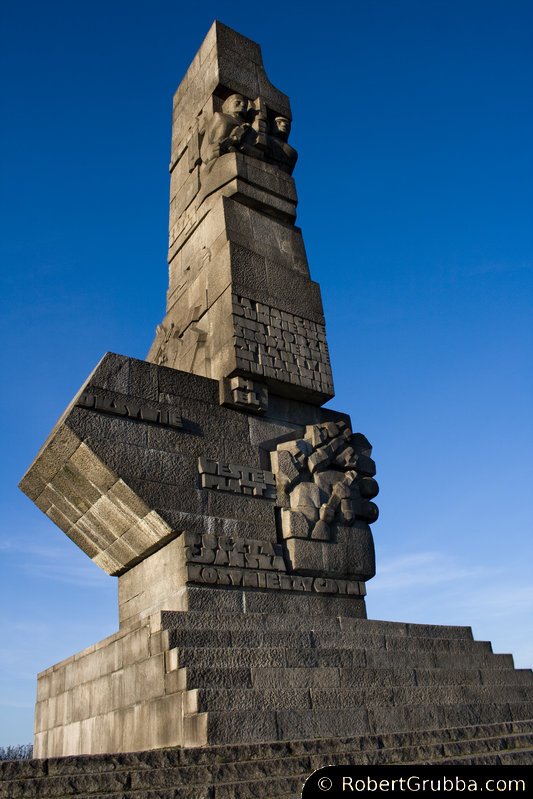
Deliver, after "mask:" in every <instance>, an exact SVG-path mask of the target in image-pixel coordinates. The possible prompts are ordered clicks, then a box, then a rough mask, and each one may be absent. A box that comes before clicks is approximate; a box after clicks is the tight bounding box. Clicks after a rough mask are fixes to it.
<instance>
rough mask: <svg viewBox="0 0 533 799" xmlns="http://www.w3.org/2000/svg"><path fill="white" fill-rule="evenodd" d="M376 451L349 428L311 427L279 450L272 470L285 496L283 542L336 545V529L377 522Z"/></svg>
mask: <svg viewBox="0 0 533 799" xmlns="http://www.w3.org/2000/svg"><path fill="white" fill-rule="evenodd" d="M370 452H371V447H370V444H369V443H368V441H367V440H366V439H365V438H364V436H362V435H361V434H355V435H354V434H353V433H352V431H351V430H350V428H349V427H348V425H347V424H346V422H343V421H338V422H325V423H323V424H315V425H308V426H307V427H306V428H305V435H304V437H303V438H300V439H296V440H293V441H288V442H285V443H283V444H278V446H277V448H276V450H275V452H273V453H272V455H271V458H272V465H273V470H274V473H275V474H276V477H277V482H278V487H279V489H280V491H279V493H280V495H284V497H285V507H284V508H283V510H282V511H281V526H282V533H283V538H285V539H288V538H305V539H311V540H315V541H332V540H334V532H335V526H336V525H342V526H351V525H353V523H354V521H355V520H356V519H361V520H363V521H365V522H367V523H370V524H371V523H372V522H374V521H376V519H377V517H378V508H377V506H376V505H375V503H374V502H371V501H370V499H371V498H372V497H375V496H376V495H377V493H378V491H379V488H378V484H377V482H376V481H375V480H374V474H375V472H376V469H375V465H374V461H373V460H372V459H371V458H370Z"/></svg>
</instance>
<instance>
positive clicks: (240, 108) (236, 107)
mask: <svg viewBox="0 0 533 799" xmlns="http://www.w3.org/2000/svg"><path fill="white" fill-rule="evenodd" d="M247 110H248V100H247V99H246V97H243V96H242V94H232V95H230V96H229V97H228V99H227V100H225V101H224V103H223V105H222V112H223V113H224V114H229V115H230V116H232V117H244V115H245V114H246V111H247Z"/></svg>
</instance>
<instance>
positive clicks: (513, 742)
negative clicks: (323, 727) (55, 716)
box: [0, 720, 533, 799]
mask: <svg viewBox="0 0 533 799" xmlns="http://www.w3.org/2000/svg"><path fill="white" fill-rule="evenodd" d="M532 752H533V720H530V721H521V722H505V723H500V724H492V725H476V726H467V727H462V728H448V729H433V730H425V731H411V732H407V733H391V734H382V735H366V736H361V737H356V738H340V739H324V738H323V739H313V740H301V741H291V742H269V743H261V744H255V745H254V744H245V745H242V746H215V747H206V748H202V749H163V750H152V751H149V752H137V753H126V754H117V755H94V756H92V757H91V756H80V757H68V758H53V759H49V760H33V761H12V762H4V763H0V778H1V779H2V780H3V781H2V782H1V783H0V796H1V797H2V799H21V798H22V797H24V798H25V797H27V798H28V799H37V797H38V798H39V799H48V797H50V799H53V798H54V797H55V798H56V799H57V798H58V797H60V796H61V797H62V796H72V795H77V796H80V794H81V795H84V796H87V797H88V796H91V799H98V797H104V796H105V797H107V798H108V799H113V797H115V798H116V799H118V797H121V799H125V798H126V799H127V797H132V799H141V798H142V799H146V797H153V799H155V797H157V799H166V797H167V796H168V797H173V799H176V797H178V799H181V797H188V799H195V798H196V799H207V797H208V798H209V799H212V797H213V796H214V797H216V796H217V795H218V796H219V797H220V796H226V797H227V798H228V799H229V797H234V798H235V797H239V799H242V798H243V797H245V796H254V795H256V796H264V797H265V799H266V797H269V796H271V797H274V796H277V797H279V798H280V799H282V797H285V799H287V798H288V797H289V796H292V795H295V796H297V797H299V796H300V795H301V793H298V792H297V793H296V794H292V793H291V789H294V780H295V779H299V780H301V781H302V782H303V780H304V779H305V778H306V777H307V776H309V774H311V773H312V771H314V770H315V769H317V768H321V767H323V766H325V765H328V764H329V763H331V764H339V765H340V764H347V765H349V764H354V765H356V764H361V765H372V764H378V763H421V762H427V763H454V762H457V763H474V762H476V763H490V764H493V765H495V764H499V763H503V764H505V763H512V762H516V763H528V764H530V763H531V756H532ZM281 776H283V778H284V779H285V782H283V781H282V780H281ZM287 779H288V782H287ZM260 783H264V788H262V787H261V784H260ZM168 785H171V786H172V787H171V788H169V791H170V792H169V793H167V791H166V789H165V786H168ZM213 786H215V787H213ZM278 790H279V791H280V792H279V793H278ZM217 791H218V794H217ZM232 791H233V793H232ZM251 791H252V792H251ZM253 791H256V793H255V794H254V793H253ZM257 791H259V793H257ZM263 791H267V792H266V793H265V792H263ZM297 791H301V783H299V785H298V786H297Z"/></svg>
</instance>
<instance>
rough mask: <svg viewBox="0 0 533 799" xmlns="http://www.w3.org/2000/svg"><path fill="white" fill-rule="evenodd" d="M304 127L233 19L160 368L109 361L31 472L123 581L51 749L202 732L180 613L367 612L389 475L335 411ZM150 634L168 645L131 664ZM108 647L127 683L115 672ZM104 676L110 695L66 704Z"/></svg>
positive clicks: (207, 52) (183, 237) (192, 109)
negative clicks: (190, 689)
mask: <svg viewBox="0 0 533 799" xmlns="http://www.w3.org/2000/svg"><path fill="white" fill-rule="evenodd" d="M290 126H291V111H290V105H289V100H288V98H287V97H286V96H285V95H284V94H282V93H281V92H279V91H278V90H277V89H275V88H274V87H273V86H272V85H271V83H270V82H269V81H268V78H267V77H266V74H265V70H264V67H263V63H262V57H261V51H260V48H259V46H258V45H256V44H255V43H253V42H251V41H250V40H248V39H246V38H244V37H242V36H240V35H239V34H237V33H235V32H234V31H232V30H230V29H229V28H227V27H225V26H224V25H221V24H220V23H218V22H216V23H215V24H214V25H213V26H212V28H211V30H210V31H209V33H208V35H207V37H206V39H205V41H204V43H203V44H202V46H201V48H200V50H199V52H198V54H197V56H196V57H195V59H194V61H193V63H192V65H191V67H190V69H189V71H188V72H187V74H186V76H185V78H184V80H183V81H182V83H181V85H180V87H179V88H178V91H177V92H176V95H175V98H174V116H173V128H172V154H171V161H170V172H171V196H170V241H169V289H168V295H167V311H166V315H165V317H164V319H163V321H162V324H161V325H160V326H159V327H158V330H157V335H156V338H155V341H154V343H153V345H152V347H151V349H150V352H149V355H148V359H147V361H138V360H134V359H131V358H127V357H123V356H119V355H113V354H107V355H106V356H105V357H104V358H103V359H102V361H101V362H100V364H99V365H98V366H97V367H96V369H95V370H94V372H93V373H92V374H91V375H90V377H89V378H88V379H87V381H86V383H85V384H84V386H83V387H82V389H81V391H80V392H79V394H78V395H77V396H76V397H75V398H74V400H73V401H72V403H71V404H70V406H69V407H68V409H67V410H66V411H65V413H64V415H63V416H62V417H61V419H60V420H59V422H58V424H57V425H56V427H55V428H54V430H53V431H52V433H51V435H50V437H49V439H48V440H47V442H46V443H45V445H44V446H43V448H42V450H41V452H40V453H39V455H38V456H37V458H36V460H35V461H34V463H33V464H32V466H31V467H30V469H29V470H28V472H27V474H26V475H25V477H24V478H23V480H22V482H21V488H22V490H23V491H25V493H27V494H28V496H29V497H30V498H31V499H32V500H33V501H34V502H35V503H36V504H37V505H38V506H39V507H40V508H41V509H42V510H43V511H44V512H45V513H46V514H47V515H48V516H49V517H50V518H51V519H53V521H54V522H55V523H56V524H58V526H59V527H60V528H61V529H62V530H63V531H64V532H65V533H66V534H67V535H68V536H69V537H70V538H71V539H72V540H73V541H75V543H76V544H78V546H80V547H81V549H83V550H84V552H86V553H87V555H89V557H91V558H92V559H93V561H94V562H95V563H96V564H97V565H99V566H100V567H101V568H102V569H104V570H105V571H106V572H107V573H108V574H112V575H117V576H118V583H119V615H120V627H121V631H120V633H118V634H117V635H118V638H117V639H116V640H113V642H111V643H109V642H108V643H107V644H106V645H105V646H102V647H101V648H100V650H99V655H98V656H97V655H96V654H93V655H87V656H86V657H85V660H84V658H82V660H84V662H85V664H86V665H85V667H84V669H85V671H83V674H82V672H81V671H79V669H80V668H81V667H80V666H79V663H80V658H79V656H76V657H77V658H78V660H77V661H76V660H73V662H72V664H70V665H69V666H68V668H67V667H65V668H67V672H68V673H69V675H70V676H69V680H70V682H69V683H68V684H69V687H65V683H64V682H63V683H61V684H58V682H57V680H58V676H57V670H56V672H54V675H53V676H52V677H51V676H50V675H49V674H48V673H46V672H45V673H44V675H41V678H40V682H39V685H40V689H39V690H40V697H43V698H40V700H39V703H38V706H37V707H38V713H37V735H36V751H37V753H38V754H39V755H52V754H67V753H74V752H94V751H106V750H112V749H113V748H117V747H118V748H119V749H126V750H128V749H131V748H135V747H137V748H142V747H146V748H150V747H153V746H158V745H170V744H174V743H184V742H186V741H187V740H192V739H194V740H198V735H199V733H198V731H197V732H196V733H194V735H193V736H192V738H191V735H192V734H191V733H190V731H189V733H185V732H184V731H183V729H182V728H181V727H179V725H177V727H176V729H174V730H173V732H172V734H170V735H168V734H167V733H165V732H164V730H168V723H167V721H168V718H169V714H170V718H174V717H175V718H178V717H179V718H180V719H181V718H182V706H181V702H182V698H183V697H182V693H183V692H182V691H180V690H179V686H178V685H177V684H173V688H174V690H170V689H169V687H168V684H169V681H170V678H169V677H168V674H166V672H165V669H168V668H169V662H168V656H167V657H166V660H165V658H164V657H163V660H161V655H162V644H161V642H160V643H158V644H157V646H156V644H155V643H154V642H153V641H152V638H153V636H154V635H155V634H156V633H157V634H158V635H159V637H161V634H162V632H161V631H162V629H163V628H162V626H161V625H162V624H163V622H162V621H161V619H162V612H169V611H173V612H176V611H203V612H216V613H226V614H231V613H233V614H243V613H248V614H254V613H265V612H266V613H276V614H284V613H295V614H301V613H304V614H313V615H317V614H318V615H325V616H331V617H334V616H338V615H339V614H343V615H345V616H346V615H348V616H351V617H359V618H364V617H365V615H366V614H365V604H364V595H365V581H366V580H368V579H369V578H371V577H372V576H373V575H374V571H375V567H374V549H373V542H372V535H371V532H370V527H369V523H371V522H373V521H374V520H375V519H376V517H377V508H376V506H375V505H374V503H373V502H372V498H373V497H374V496H375V495H376V494H377V490H378V489H377V483H376V482H375V480H374V474H375V466H374V463H373V461H372V459H371V457H370V454H371V448H370V445H369V443H368V441H367V440H366V438H365V437H364V436H363V435H361V434H354V433H353V432H352V430H351V424H350V419H349V417H348V416H347V415H346V414H342V413H338V412H335V411H332V410H325V409H322V408H321V405H322V404H323V403H324V402H325V401H326V400H328V399H330V398H331V397H332V396H333V383H332V377H331V369H330V363H329V356H328V349H327V344H326V336H325V325H324V316H323V312H322V304H321V298H320V290H319V287H318V285H317V284H316V283H314V282H313V281H312V280H311V277H310V274H309V266H308V263H307V258H306V254H305V248H304V244H303V239H302V235H301V232H300V230H299V229H298V228H297V227H296V226H295V219H296V201H297V200H296V189H295V185H294V180H293V178H292V171H293V168H294V165H295V163H296V159H297V153H296V151H295V149H294V148H293V147H292V145H291V144H290V143H289V134H290ZM163 615H164V614H163ZM163 626H164V625H163ZM139 630H144V631H145V633H146V636H147V637H146V641H148V640H150V641H152V643H150V645H149V646H148V649H147V650H146V651H145V652H144V654H143V656H142V657H141V658H140V660H135V659H133V660H132V658H133V657H134V656H133V654H132V651H133V649H134V645H133V643H131V641H132V640H133V638H132V636H139V635H141V633H139V632H138V631H139ZM154 640H155V639H154ZM158 640H159V639H158ZM119 642H122V643H119ZM128 642H129V643H128ZM111 651H113V652H115V655H111V654H110V652H111ZM118 651H120V652H121V653H122V654H121V655H120V657H119V656H118V655H117V654H116V652H118ZM105 653H107V654H105ZM163 654H164V653H163ZM167 654H168V653H167ZM106 657H108V658H110V659H111V660H113V658H115V657H116V658H119V659H118V660H116V661H114V663H115V665H116V666H117V669H118V671H117V672H116V673H115V672H113V674H114V677H113V678H111V677H110V676H109V677H106V678H105V679H104V680H103V682H102V679H103V675H104V674H107V673H108V672H107V671H106V669H107V668H108V666H105V667H103V666H98V664H97V661H98V658H100V659H102V658H104V659H105V658H106ZM111 660H110V662H111ZM98 662H99V661H98ZM117 664H120V665H117ZM102 669H103V671H102ZM142 669H144V672H142V673H145V674H151V675H152V676H151V678H150V679H151V680H152V682H151V683H150V685H152V686H154V687H153V688H152V690H151V691H149V692H148V695H147V693H146V685H142V684H141V682H142V681H140V677H139V674H140V673H141V671H140V670H142ZM128 670H129V671H128ZM78 671H79V673H78ZM87 674H89V675H90V679H91V680H100V681H101V683H100V684H99V688H98V689H96V688H95V691H97V693H98V696H99V699H98V700H97V699H95V700H94V702H95V704H94V706H93V707H81V705H80V704H79V703H77V702H76V701H74V702H73V700H72V697H70V699H69V700H68V702H69V703H70V704H69V705H68V707H69V709H68V711H67V710H64V708H65V707H66V705H64V704H61V703H65V702H67V699H66V695H65V692H66V694H68V695H69V696H70V694H69V691H70V692H75V691H78V692H79V691H80V690H81V688H80V686H81V681H82V677H83V676H84V675H85V676H86V675H87ZM128 674H130V677H128ZM165 675H166V676H165ZM113 680H115V682H116V680H119V681H121V684H122V685H123V687H122V688H121V689H120V691H121V692H122V693H120V692H119V696H118V697H117V695H116V691H115V688H113ZM67 682H68V681H67ZM135 686H137V688H135ZM155 686H157V687H155ZM114 691H115V693H114ZM136 691H137V693H136ZM125 696H126V697H127V698H124V697H125ZM132 708H134V710H132ZM63 710H64V712H63ZM65 714H66V715H65ZM128 714H129V716H128ZM131 714H133V716H131ZM130 717H131V718H134V721H131V719H130V722H128V723H126V718H130ZM96 718H98V719H99V722H98V723H97V722H96V721H95V719H96ZM104 718H105V720H103V719H104ZM165 719H166V720H167V721H165ZM176 724H177V722H176ZM180 724H181V721H180ZM132 725H133V726H132ZM165 725H166V726H165ZM119 727H120V729H121V730H122V732H121V734H120V735H121V736H122V737H120V740H118V739H117V735H118V733H117V732H116V729H118V728H119ZM104 728H105V729H106V730H108V732H107V733H105V734H104V733H102V729H104ZM130 728H131V730H132V731H131V732H128V730H130ZM178 728H179V729H178ZM154 729H155V730H157V731H158V732H155V733H149V732H147V730H154ZM150 736H151V737H150ZM187 736H189V738H187Z"/></svg>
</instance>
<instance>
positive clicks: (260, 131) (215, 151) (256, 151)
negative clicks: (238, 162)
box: [201, 94, 298, 175]
mask: <svg viewBox="0 0 533 799" xmlns="http://www.w3.org/2000/svg"><path fill="white" fill-rule="evenodd" d="M290 130H291V122H290V120H289V119H288V118H287V117H284V116H276V117H273V118H272V117H271V115H269V112H268V109H267V107H266V105H265V103H264V102H263V100H262V99H261V98H260V97H258V98H257V100H256V101H255V103H252V102H250V101H249V100H248V98H247V97H244V96H243V95H242V94H231V95H230V96H229V97H228V98H227V99H226V100H225V101H224V103H223V104H222V109H221V110H220V111H215V112H214V114H213V116H212V118H211V119H210V120H209V122H208V124H207V127H206V131H205V135H204V138H203V142H202V146H201V160H202V162H203V164H204V168H206V169H207V170H210V169H211V168H212V166H213V163H214V162H215V160H216V159H217V158H219V157H220V156H221V155H225V154H226V153H232V152H239V153H244V154H245V155H250V156H252V157H253V158H259V159H260V160H263V161H267V162H269V163H272V164H275V165H276V166H278V167H279V168H280V169H282V170H283V171H284V172H287V173H288V174H289V175H291V174H292V171H293V169H294V166H295V164H296V160H297V158H298V153H297V152H296V150H295V149H294V147H292V146H291V145H290V144H289V143H288V138H289V134H290Z"/></svg>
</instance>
